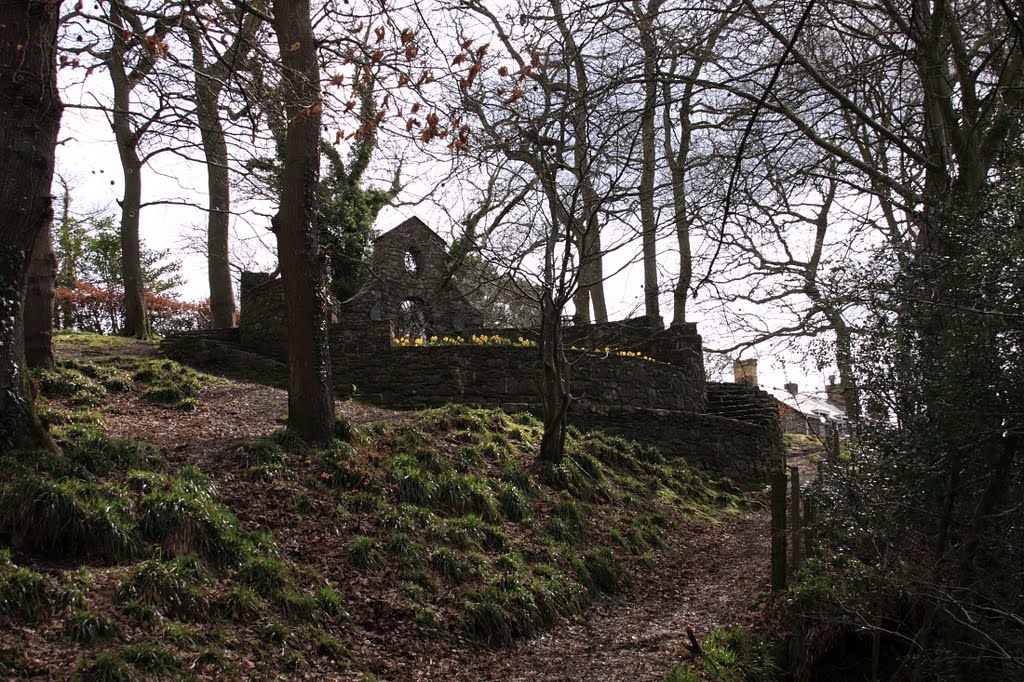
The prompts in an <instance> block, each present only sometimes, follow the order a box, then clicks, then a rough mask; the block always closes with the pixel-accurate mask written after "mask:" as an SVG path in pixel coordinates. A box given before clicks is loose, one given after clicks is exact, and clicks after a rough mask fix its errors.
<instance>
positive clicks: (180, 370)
mask: <svg viewBox="0 0 1024 682" xmlns="http://www.w3.org/2000/svg"><path fill="white" fill-rule="evenodd" d="M134 378H135V380H136V381H139V382H143V383H147V384H149V386H148V387H147V388H146V390H145V392H144V393H143V395H144V396H145V397H146V399H147V400H150V401H151V402H154V403H159V404H161V405H167V406H168V407H175V408H178V409H181V410H191V409H193V408H194V407H195V406H196V405H197V404H198V396H199V389H200V388H201V387H202V385H203V384H204V383H207V382H208V381H210V378H209V377H207V376H206V375H204V374H200V373H199V372H197V371H195V370H194V369H191V368H189V367H185V366H184V365H179V364H178V363H177V362H174V361H173V360H150V361H147V362H144V363H142V364H141V366H140V367H139V369H138V370H136V372H135V377H134Z"/></svg>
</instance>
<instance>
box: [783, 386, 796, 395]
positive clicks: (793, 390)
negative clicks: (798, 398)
mask: <svg viewBox="0 0 1024 682" xmlns="http://www.w3.org/2000/svg"><path fill="white" fill-rule="evenodd" d="M784 388H785V389H786V390H787V391H788V392H789V394H790V395H792V396H795V395H796V394H797V393H799V391H798V390H797V385H796V384H794V383H789V384H785V385H784Z"/></svg>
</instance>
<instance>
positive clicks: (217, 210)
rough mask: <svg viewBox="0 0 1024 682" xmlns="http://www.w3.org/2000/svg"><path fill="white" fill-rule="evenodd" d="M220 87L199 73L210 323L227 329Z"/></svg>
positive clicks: (231, 317)
mask: <svg viewBox="0 0 1024 682" xmlns="http://www.w3.org/2000/svg"><path fill="white" fill-rule="evenodd" d="M219 95H220V92H219V88H216V87H211V86H210V80H209V79H207V78H203V77H202V76H201V75H200V74H199V73H198V72H197V73H196V110H197V112H198V116H199V132H200V136H201V137H202V140H203V152H204V153H205V154H206V173H207V189H208V192H209V195H210V196H209V201H210V206H209V216H208V223H207V231H208V234H207V250H208V254H207V263H208V269H209V278H210V324H211V325H212V326H213V328H214V329H225V328H227V327H233V326H234V324H235V296H234V292H233V290H232V286H231V267H230V263H229V261H228V228H229V218H230V217H231V184H230V178H229V177H228V146H227V142H226V141H225V139H224V128H223V126H222V125H221V121H220V115H219V114H218V112H217V101H218V99H219Z"/></svg>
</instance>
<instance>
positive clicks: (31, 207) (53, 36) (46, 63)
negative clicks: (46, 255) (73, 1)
mask: <svg viewBox="0 0 1024 682" xmlns="http://www.w3.org/2000/svg"><path fill="white" fill-rule="evenodd" d="M59 10H60V6H59V3H57V2H52V1H39V0H36V1H31V0H30V1H21V2H4V3H0V26H3V31H0V73H3V74H4V77H3V78H2V79H0V177H3V178H4V181H3V182H2V183H0V448H4V447H9V446H11V445H15V446H20V445H41V444H47V445H51V446H52V442H51V441H49V439H48V436H47V435H46V431H45V429H43V427H42V426H41V425H40V423H39V420H38V418H37V416H36V415H35V412H34V410H33V406H32V399H31V394H30V392H29V391H28V382H27V379H26V374H25V362H24V355H23V353H22V347H21V343H20V338H21V334H22V331H21V328H20V320H21V302H22V296H23V295H24V291H25V281H26V277H27V270H28V258H29V255H30V254H31V252H32V248H33V246H34V245H35V243H36V240H37V238H38V237H39V234H40V232H42V231H43V230H45V229H46V228H47V227H48V226H49V224H50V221H51V220H52V218H53V206H52V205H51V197H50V183H51V182H52V180H53V163H54V148H55V147H56V144H57V131H58V129H59V127H60V115H61V103H60V98H59V97H58V95H57V65H56V49H55V47H54V46H55V45H56V41H57V22H58V19H59V14H60V13H59Z"/></svg>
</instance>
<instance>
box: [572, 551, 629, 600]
mask: <svg viewBox="0 0 1024 682" xmlns="http://www.w3.org/2000/svg"><path fill="white" fill-rule="evenodd" d="M573 567H574V568H575V569H576V575H577V576H578V577H579V580H580V582H581V583H582V584H583V585H584V586H585V587H586V588H587V590H589V591H590V593H591V594H596V593H598V592H610V593H614V592H618V591H619V590H621V589H622V588H623V587H624V586H625V585H626V584H627V583H628V581H629V573H628V572H627V570H626V567H625V566H624V565H623V564H622V562H621V561H619V560H618V559H617V558H616V557H615V555H614V554H613V553H612V551H611V550H610V549H609V548H607V547H602V548H600V549H595V550H590V551H588V552H584V554H583V555H582V556H581V557H579V558H576V559H574V560H573Z"/></svg>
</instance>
